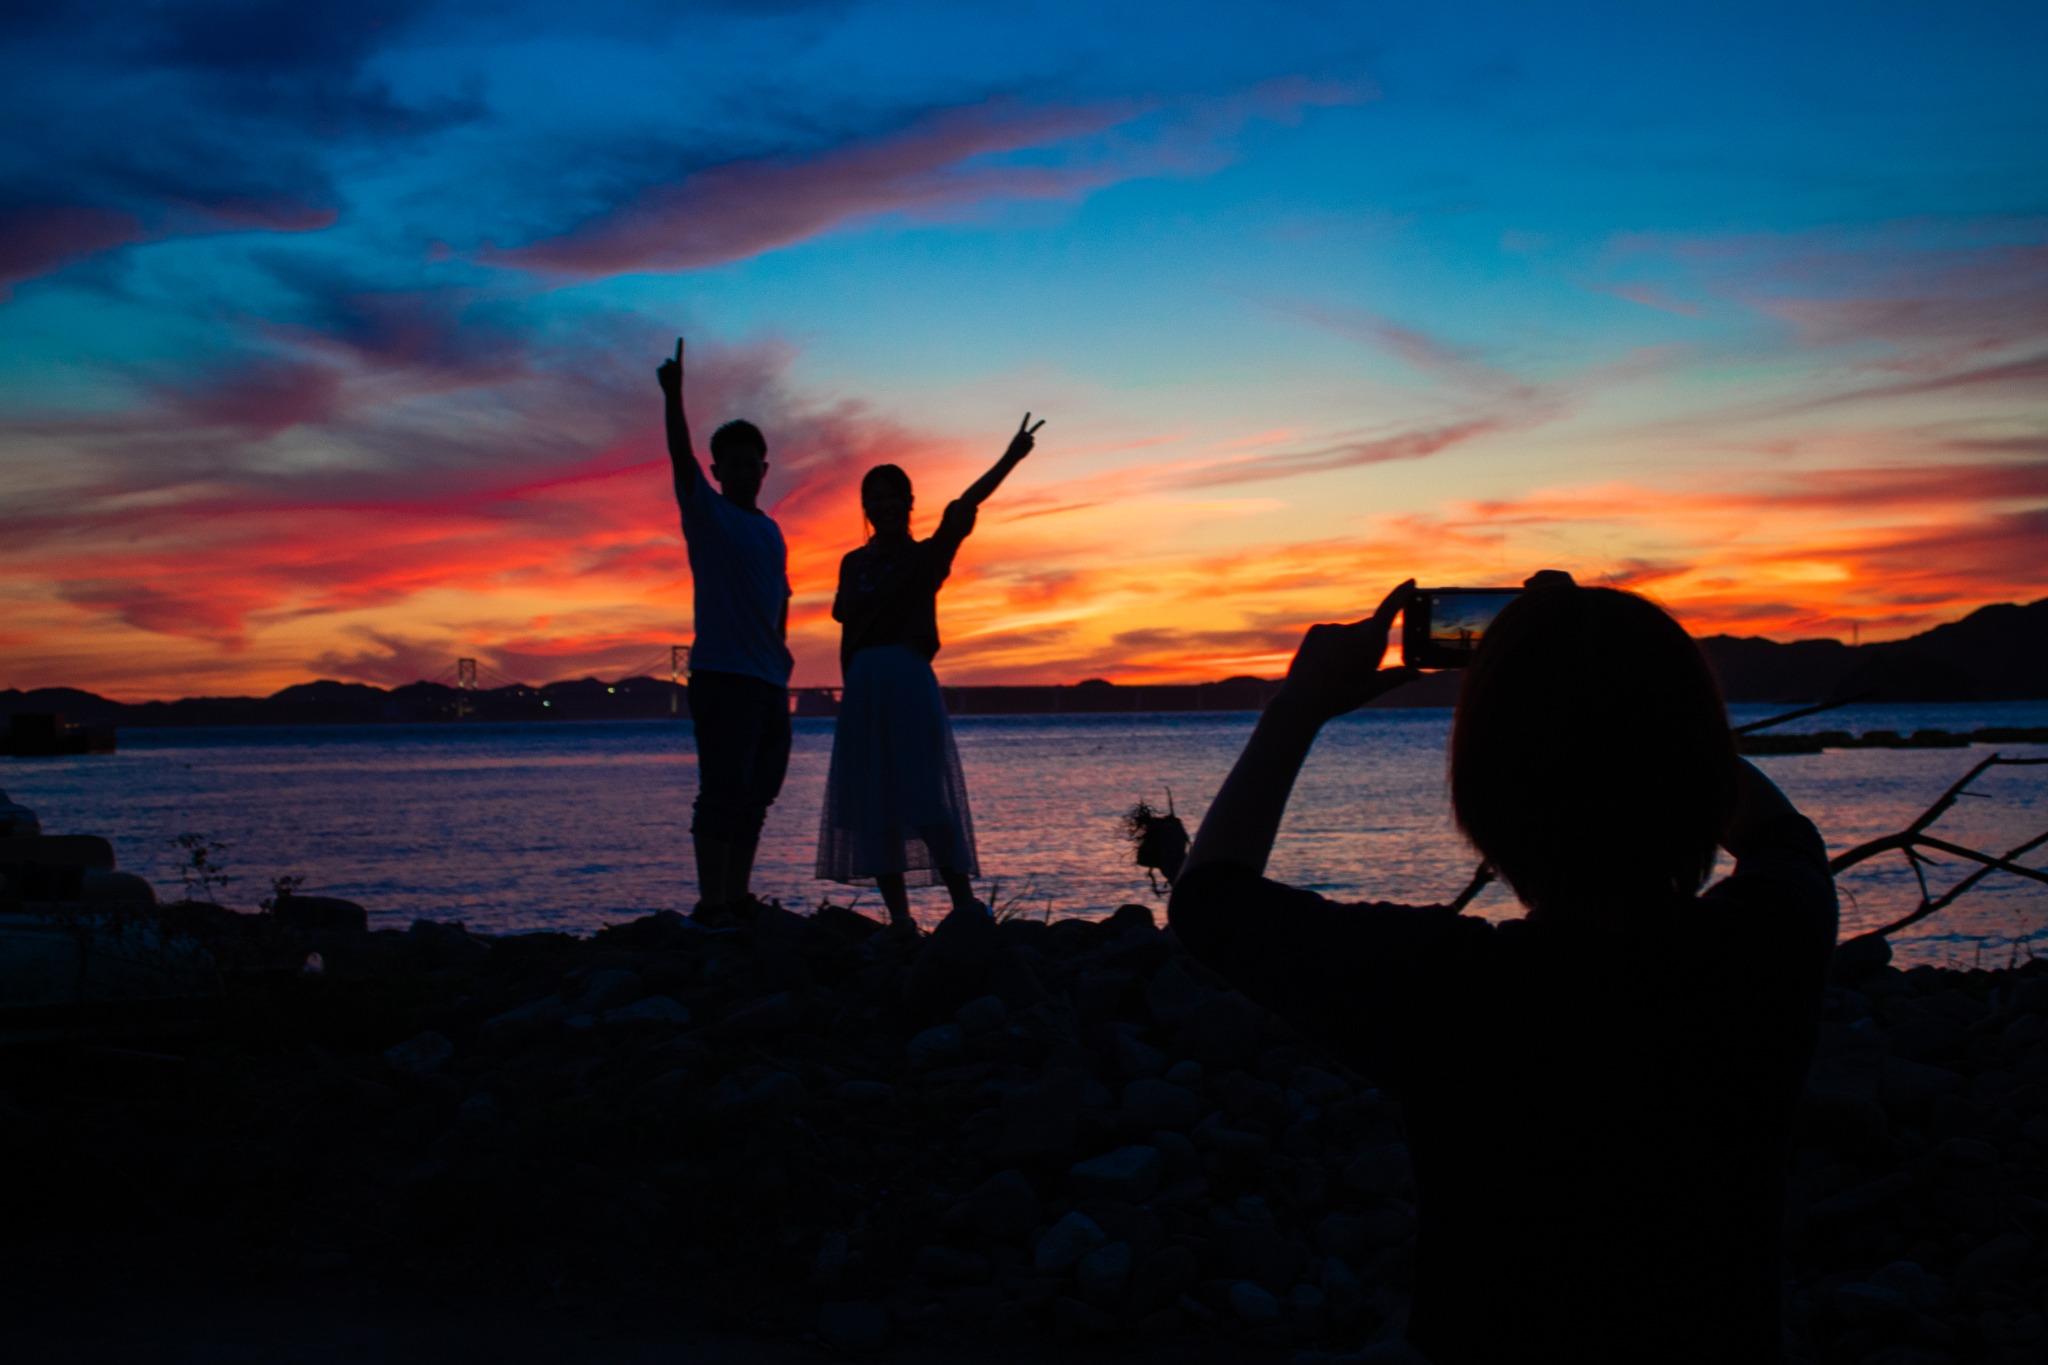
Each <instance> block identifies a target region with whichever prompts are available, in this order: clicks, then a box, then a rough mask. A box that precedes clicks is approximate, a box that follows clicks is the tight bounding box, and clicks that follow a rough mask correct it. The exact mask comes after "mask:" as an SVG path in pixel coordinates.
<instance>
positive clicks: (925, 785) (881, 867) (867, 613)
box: [818, 412, 1045, 930]
mask: <svg viewBox="0 0 2048 1365" xmlns="http://www.w3.org/2000/svg"><path fill="white" fill-rule="evenodd" d="M1044 425H1045V423H1044V422H1042V421H1041V422H1039V423H1038V424H1037V425H1036V426H1034V425H1032V422H1031V414H1030V413H1028V412H1027V413H1025V414H1024V420H1023V421H1022V422H1020V423H1018V425H1017V432H1016V434H1015V435H1014V436H1012V437H1011V438H1010V444H1009V448H1008V449H1006V450H1005V451H1004V452H1003V454H1002V458H1001V459H999V460H997V461H996V463H995V465H994V466H993V467H992V468H991V469H990V470H989V471H988V472H987V473H986V474H983V475H982V476H981V477H980V478H978V479H976V480H975V481H974V483H973V484H972V485H970V486H969V487H968V489H967V491H966V492H964V493H962V494H961V495H960V496H959V497H958V498H956V499H955V500H953V501H952V502H950V503H948V504H947V505H946V511H945V514H944V515H943V516H941V517H940V518H939V528H938V530H937V531H935V532H933V533H932V535H931V537H930V538H929V539H927V540H913V539H912V538H911V535H910V511H911V507H912V505H913V502H914V498H913V496H912V493H911V488H910V476H909V475H908V474H905V473H904V472H903V471H902V470H901V469H900V468H898V467H897V466H895V465H893V464H884V465H876V466H875V467H874V468H873V469H870V470H869V471H868V472H867V474H866V475H865V476H864V477H863V478H862V479H861V481H860V504H861V514H862V516H863V517H864V518H865V519H866V520H867V523H868V525H869V527H870V530H871V534H870V535H869V537H868V542H867V544H865V545H863V546H861V547H860V548H859V549H857V550H852V551H849V552H848V553H847V555H846V558H845V559H843V560H841V561H840V564H839V592H838V594H837V595H836V596H834V597H833V599H832V619H833V620H835V621H838V622H840V624H841V632H840V637H839V665H840V671H841V673H842V674H843V675H844V679H845V687H844V690H843V691H842V692H841V694H840V701H839V719H838V723H837V724H836V726H835V727H834V729H833V732H832V767H831V771H830V774H829V776H828V777H827V778H826V781H825V812H824V816H823V818H822V819H821V820H820V821H819V829H818V876H819V878H820V879H821V880H825V881H835V882H843V883H847V884H849V885H850V884H855V883H859V882H862V881H867V880H870V879H872V880H873V881H874V883H875V886H876V888H877V889H878V890H879V891H880V892H881V893H882V903H883V904H884V905H885V906H887V907H888V910H889V922H890V924H891V925H893V926H894V927H896V928H898V929H904V930H908V929H911V928H912V927H913V921H912V920H911V918H910V894H909V890H908V888H909V886H910V885H911V883H912V882H913V881H914V882H915V883H916V884H917V885H919V886H930V885H931V884H932V883H933V882H934V881H939V882H943V883H945V887H946V890H947V892H948V893H949V894H950V895H951V896H952V898H953V908H954V909H955V910H963V911H964V910H972V909H974V907H975V900H974V882H973V878H975V877H977V876H979V875H980V874H981V863H980V860H979V858H978V857H977V855H976V852H975V847H974V820H973V817H972V815H971V814H970V813H969V811H968V806H967V780H966V778H965V777H964V776H963V775H962V773H961V771H960V755H959V752H958V750H957V749H956V748H955V747H954V744H953V727H952V725H951V723H950V722H949V721H948V720H947V719H946V703H945V699H944V698H943V697H941V696H940V694H939V682H938V679H937V678H936V677H935V676H934V675H933V673H932V659H933V658H934V657H936V656H937V654H938V652H939V625H938V594H939V588H940V586H941V585H942V584H944V583H945V581H946V577H947V575H948V574H950V573H951V572H952V571H953V557H954V556H955V555H956V554H958V553H959V551H960V544H961V542H962V541H964V540H966V539H967V536H968V533H969V532H971V531H973V529H974V516H975V511H976V509H977V508H979V507H980V506H981V504H982V503H983V502H984V501H986V500H987V499H988V496H989V495H990V494H991V493H993V492H995V491H996V489H997V488H998V487H1000V486H1001V484H1002V482H1003V480H1004V479H1006V478H1008V477H1009V475H1010V471H1011V470H1013V469H1015V468H1016V467H1017V465H1018V464H1019V463H1020V462H1021V461H1022V460H1023V459H1024V457H1025V456H1026V455H1029V454H1030V453H1031V448H1032V446H1033V445H1034V444H1035V443H1036V439H1037V433H1038V428H1039V427H1042V426H1044Z"/></svg>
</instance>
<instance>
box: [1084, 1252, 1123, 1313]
mask: <svg viewBox="0 0 2048 1365" xmlns="http://www.w3.org/2000/svg"><path fill="white" fill-rule="evenodd" d="M1074 1281H1075V1283H1076V1284H1078V1285H1079V1286H1080V1288H1081V1297H1082V1298H1084V1299H1086V1300H1087V1301H1088V1302H1090V1303H1092V1304H1094V1305H1096V1306H1097V1307H1098V1308H1108V1307H1111V1306H1113V1305H1115V1304H1116V1303H1118V1302H1119V1301H1120V1300H1121V1299H1122V1298H1123V1296H1124V1289H1125V1287H1126V1286H1127V1285H1129V1284H1130V1282H1131V1244H1130V1243H1129V1242H1110V1243H1107V1244H1106V1245H1103V1246H1099V1247H1097V1248H1095V1250H1093V1251H1091V1252H1089V1253H1088V1254H1087V1255H1086V1256H1083V1257H1082V1258H1081V1260H1080V1262H1079V1263H1078V1264H1077V1265H1076V1266H1075V1267H1074Z"/></svg>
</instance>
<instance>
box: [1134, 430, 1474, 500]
mask: <svg viewBox="0 0 2048 1365" xmlns="http://www.w3.org/2000/svg"><path fill="white" fill-rule="evenodd" d="M1510 425H1511V423H1510V422H1509V421H1508V420H1507V419H1505V418H1501V417H1474V418H1470V419H1467V420H1465V421H1459V422H1450V423H1446V424H1444V425H1441V426H1432V427H1421V428H1417V429H1416V430H1413V431H1402V432H1396V433H1394V434H1393V435H1391V436H1373V437H1367V438H1365V439H1363V440H1356V441H1341V442H1338V443H1336V444H1333V445H1327V446H1318V447H1315V448H1313V449H1309V450H1290V451H1283V452H1279V453H1277V454H1272V455H1251V456H1246V457H1244V458H1242V459H1236V460H1221V461H1218V462H1217V463H1215V464H1210V465H1203V466H1201V467H1200V468H1197V469H1192V470H1188V471H1186V472H1184V473H1181V474H1177V475H1175V476H1174V477H1173V480H1172V482H1173V483H1175V484H1176V485H1178V486H1181V487H1186V488H1215V487H1218V486H1221V485H1225V484H1234V483H1257V482H1261V481H1264V480H1266V479H1291V478H1294V477H1295V476H1297V475H1301V474H1321V473H1326V472H1328V471H1330V470H1333V469H1351V468H1354V467H1356V466H1359V465H1373V464H1388V463H1391V462H1393V461H1397V460H1421V459H1427V458H1428V457H1429V456H1431V455H1434V454H1436V453H1438V452H1439V451H1443V450H1448V449H1450V448H1451V447H1452V446H1455V445H1461V444H1463V443H1465V442H1467V441H1471V440H1475V439H1477V438H1479V437H1481V436H1490V435H1492V434H1493V433H1495V432H1498V431H1504V430H1507V429H1508V428H1509V427H1510Z"/></svg>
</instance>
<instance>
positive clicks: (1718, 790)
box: [1451, 586, 1736, 916]
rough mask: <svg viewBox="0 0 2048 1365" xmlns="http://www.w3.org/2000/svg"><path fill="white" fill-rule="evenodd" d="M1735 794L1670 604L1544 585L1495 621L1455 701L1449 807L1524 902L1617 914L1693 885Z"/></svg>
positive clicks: (1699, 659)
mask: <svg viewBox="0 0 2048 1365" xmlns="http://www.w3.org/2000/svg"><path fill="white" fill-rule="evenodd" d="M1735 790H1736V757H1735V741H1734V737H1733V736H1732V735H1731V734H1730V733H1729V730H1728V714H1727V708H1726V706H1725V705H1724V704H1723V702H1722V700H1721V690H1720V687H1719V686H1718V685H1717V684H1716V683H1715V681H1714V675H1713V673H1712V672H1711V671H1710V670H1709V669H1708V667H1707V661H1706V659H1705V657H1704V656H1703V655H1702V654H1701V653H1700V650H1699V646H1698V645H1696V644H1694V643H1693V640H1692V637H1691V636H1689V635H1687V634H1686V633H1685V628H1684V627H1682V626H1680V625H1679V624H1678V622H1676V621H1674V620H1673V619H1672V618H1671V617H1670V616H1669V615H1668V614H1667V613H1666V612H1665V611H1664V610H1663V609H1662V608H1660V607H1658V606H1657V605H1655V604H1654V603H1652V602H1650V601H1649V600H1647V599H1646V598H1642V597H1638V596H1636V595H1635V594H1634V593H1629V592H1623V591H1621V590H1619V589H1616V588H1581V587H1575V586H1545V587H1538V588H1533V589H1531V590H1529V591H1527V592H1524V593H1522V594H1521V595H1520V596H1519V597H1517V598H1516V599H1515V600H1514V601H1513V602H1512V603H1510V604H1509V605H1508V606H1507V607H1506V608H1505V609H1503V610H1502V611H1501V613H1500V615H1499V616H1498V617H1496V618H1495V620H1494V622H1493V624H1492V626H1491V627H1490V628H1489V629H1488V630H1487V632H1486V636H1485V638H1484V640H1483V641H1482V642H1481V644H1480V646H1479V651H1478V653H1477V655H1476V656H1475V657H1474V659H1473V661H1472V666H1471V669H1470V671H1469V672H1468V674H1467V676H1466V678H1465V683H1464V692H1463V694H1462V695H1461V696H1460V697H1459V700H1458V710H1457V718H1456V720H1455V722H1454V724H1453V727H1452V731H1451V805H1452V809H1453V810H1454V811H1455V812H1456V815H1457V819H1458V825H1459V828H1461V829H1463V830H1464V831H1465V834H1466V836H1467V837H1468V838H1470V839H1471V840H1472V842H1473V844H1474V845H1475V846H1476V847H1477V848H1478V850H1479V852H1480V854H1481V856H1483V857H1484V858H1485V859H1486V861H1487V862H1488V863H1489V864H1490V865H1491V866H1492V867H1493V870H1494V871H1495V872H1496V873H1498V874H1499V876H1500V877H1501V879H1502V880H1504V881H1505V882H1507V883H1508V885H1509V886H1510V887H1512V888H1513V889H1514V892H1515V894H1516V895H1517V896H1518V897H1520V899H1521V900H1522V902H1523V903H1524V904H1525V905H1527V906H1529V907H1530V908H1531V909H1533V910H1539V911H1542V912H1544V913H1545V914H1546V915H1547V914H1552V913H1555V914H1557V915H1559V916H1564V915H1570V914H1573V913H1575V912H1578V913H1584V914H1586V915H1589V916H1611V915H1614V914H1616V913H1622V914H1626V912H1627V911H1628V909H1629V908H1630V907H1631V906H1634V905H1642V906H1644V907H1645V908H1654V907H1655V906H1659V905H1663V904H1666V903H1669V902H1670V901H1671V900H1673V899H1674V898H1677V897H1684V896H1690V895H1693V894H1694V893H1696V892H1697V891H1698V890H1699V889H1700V887H1701V885H1703V884H1704V883H1705V881H1706V879H1707V877H1708V876H1709V875H1710V874H1711V873H1712V871H1713V867H1714V857H1715V849H1716V847H1717V846H1718V845H1719V843H1720V839H1721V836H1722V833H1723V831H1724V830H1725V828H1726V826H1727V823H1728V818H1729V815H1730V813H1731V812H1732V810H1733V807H1734V801H1735Z"/></svg>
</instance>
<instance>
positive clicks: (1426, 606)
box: [1401, 588, 1522, 668]
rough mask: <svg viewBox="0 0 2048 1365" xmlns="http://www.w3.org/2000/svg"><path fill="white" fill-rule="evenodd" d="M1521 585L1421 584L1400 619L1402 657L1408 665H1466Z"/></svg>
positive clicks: (1421, 666)
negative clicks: (1467, 585) (1497, 586)
mask: <svg viewBox="0 0 2048 1365" xmlns="http://www.w3.org/2000/svg"><path fill="white" fill-rule="evenodd" d="M1521 592H1522V590H1521V589H1520V588H1417V589H1416V590H1415V596H1414V597H1413V598H1411V599H1410V600H1409V603H1408V607H1407V610H1406V611H1404V612H1403V613H1402V620H1401V662H1402V663H1404V664H1406V665H1407V666H1408V667H1410V668H1463V667H1464V666H1465V665H1466V664H1469V663H1471V662H1472V656H1473V655H1474V654H1476V653H1478V651H1479V642H1480V641H1481V640H1482V639H1484V638H1485V637H1486V632H1487V629H1488V627H1490V626H1492V624H1493V618H1494V617H1496V616H1498V615H1500V611H1501V608H1502V607H1505V606H1506V605H1507V604H1508V603H1510V602H1512V601H1514V600H1515V598H1517V597H1519V596H1520V595H1521Z"/></svg>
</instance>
